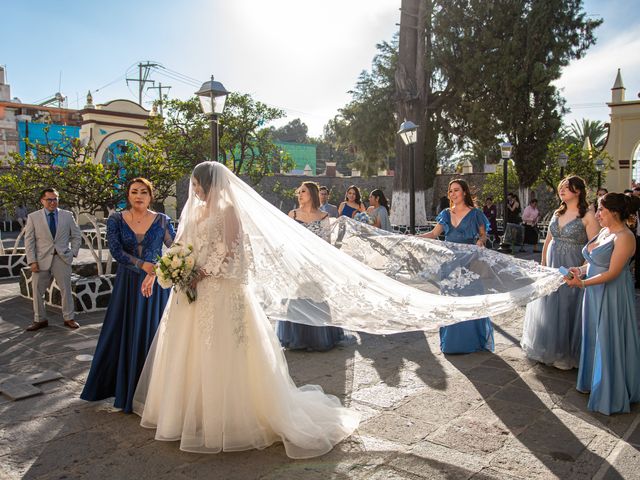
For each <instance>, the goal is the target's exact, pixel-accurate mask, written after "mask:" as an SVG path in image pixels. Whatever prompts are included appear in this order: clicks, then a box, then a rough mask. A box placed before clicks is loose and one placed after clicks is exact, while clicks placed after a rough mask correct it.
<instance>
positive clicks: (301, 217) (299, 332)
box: [276, 182, 344, 352]
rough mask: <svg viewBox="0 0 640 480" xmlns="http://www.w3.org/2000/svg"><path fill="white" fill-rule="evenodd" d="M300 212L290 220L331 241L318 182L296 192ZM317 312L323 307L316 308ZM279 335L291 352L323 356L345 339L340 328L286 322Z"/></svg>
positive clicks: (294, 303)
mask: <svg viewBox="0 0 640 480" xmlns="http://www.w3.org/2000/svg"><path fill="white" fill-rule="evenodd" d="M296 195H297V196H298V208H296V209H295V210H291V211H290V212H289V217H291V218H293V219H294V220H295V221H296V222H297V223H298V224H300V225H301V226H303V227H304V228H306V229H307V230H309V231H310V232H312V233H315V234H316V235H317V236H319V237H320V238H323V239H325V240H327V241H329V238H328V236H329V235H330V224H329V214H328V213H326V212H323V211H321V210H320V193H319V188H318V184H317V183H315V182H302V184H301V185H300V186H299V187H298V189H297V190H296ZM311 304H312V302H311V301H310V300H307V299H294V300H291V301H290V304H289V307H290V308H291V309H292V310H295V309H301V308H310V307H311ZM314 306H315V307H317V310H318V311H321V310H323V307H324V306H323V305H314ZM276 334H277V336H278V340H280V344H281V345H282V346H283V347H284V348H287V349H289V350H307V351H317V352H324V351H327V350H331V349H332V348H333V347H335V346H336V345H337V344H338V343H339V342H340V341H342V340H343V339H344V330H343V329H342V328H339V327H315V326H311V325H302V324H299V323H292V322H287V321H282V320H280V321H278V322H276Z"/></svg>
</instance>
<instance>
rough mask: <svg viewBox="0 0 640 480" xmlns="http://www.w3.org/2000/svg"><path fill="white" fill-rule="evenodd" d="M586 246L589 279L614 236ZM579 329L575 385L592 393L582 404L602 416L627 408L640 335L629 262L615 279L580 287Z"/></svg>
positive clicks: (607, 257)
mask: <svg viewBox="0 0 640 480" xmlns="http://www.w3.org/2000/svg"><path fill="white" fill-rule="evenodd" d="M596 238H597V237H596ZM594 240H596V239H595V238H594V239H593V240H591V242H589V243H588V244H587V246H588V245H590V244H591V243H592V242H593V241H594ZM587 246H585V247H584V248H583V249H582V254H583V255H584V258H585V259H586V260H587V262H588V269H587V278H590V277H593V276H595V275H597V274H599V273H602V272H605V271H607V270H608V269H609V263H610V261H611V254H612V253H613V248H614V247H613V241H608V242H604V243H601V244H600V245H598V246H597V247H595V248H594V249H593V250H592V251H591V252H589V250H588V248H587ZM582 332H583V337H582V338H583V340H582V351H581V354H580V367H579V370H578V383H577V389H578V390H579V391H581V392H585V393H586V392H591V394H590V395H589V403H588V405H587V408H588V409H589V410H591V411H594V412H600V413H603V414H605V415H611V414H612V413H627V412H629V411H630V404H631V403H635V402H640V338H639V335H638V324H637V320H636V306H635V290H634V287H633V278H632V275H631V271H630V270H629V267H628V266H625V268H624V269H623V270H622V273H620V275H619V276H618V277H617V278H614V279H613V280H610V281H608V282H606V283H601V284H599V285H593V286H590V287H587V288H585V290H584V302H583V305H582Z"/></svg>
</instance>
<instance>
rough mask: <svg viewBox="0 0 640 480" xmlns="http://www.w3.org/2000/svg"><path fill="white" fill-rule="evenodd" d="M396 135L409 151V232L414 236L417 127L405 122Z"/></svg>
mask: <svg viewBox="0 0 640 480" xmlns="http://www.w3.org/2000/svg"><path fill="white" fill-rule="evenodd" d="M398 135H400V138H402V141H403V142H404V144H405V145H408V146H409V147H410V149H411V151H410V157H409V173H410V175H409V179H410V183H409V232H411V235H415V234H416V179H415V177H416V170H415V144H416V142H417V141H418V126H417V125H416V124H415V123H413V122H412V121H411V120H405V121H404V122H402V125H400V130H398Z"/></svg>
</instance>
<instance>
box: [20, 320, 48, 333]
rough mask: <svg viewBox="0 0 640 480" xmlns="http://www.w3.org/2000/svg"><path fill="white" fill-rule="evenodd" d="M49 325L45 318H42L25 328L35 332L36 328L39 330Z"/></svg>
mask: <svg viewBox="0 0 640 480" xmlns="http://www.w3.org/2000/svg"><path fill="white" fill-rule="evenodd" d="M48 326H49V322H48V321H47V320H42V321H41V322H33V323H32V324H31V325H29V326H28V327H27V328H25V330H26V331H27V332H35V331H36V330H40V329H41V328H45V327H48Z"/></svg>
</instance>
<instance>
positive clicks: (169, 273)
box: [156, 242, 198, 303]
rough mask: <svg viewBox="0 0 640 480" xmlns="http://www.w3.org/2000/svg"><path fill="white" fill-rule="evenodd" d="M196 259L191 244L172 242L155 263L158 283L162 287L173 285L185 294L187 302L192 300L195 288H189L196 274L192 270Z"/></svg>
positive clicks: (196, 293) (195, 293) (194, 295)
mask: <svg viewBox="0 0 640 480" xmlns="http://www.w3.org/2000/svg"><path fill="white" fill-rule="evenodd" d="M195 264H196V261H195V257H194V256H193V247H192V246H191V245H186V246H185V245H182V244H181V243H180V242H178V243H174V244H173V245H172V246H171V248H170V249H169V250H167V252H166V253H165V254H164V255H162V256H161V257H158V263H156V276H157V278H158V284H159V285H160V286H161V287H162V288H170V287H173V288H174V289H175V290H176V291H177V290H181V291H183V292H184V293H185V295H186V296H187V299H188V300H189V303H191V302H194V301H195V300H196V298H197V296H198V292H197V290H196V289H195V288H191V282H192V281H193V279H194V278H195V277H196V276H197V272H196V271H195V270H194V267H195Z"/></svg>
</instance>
